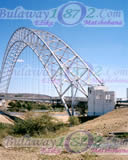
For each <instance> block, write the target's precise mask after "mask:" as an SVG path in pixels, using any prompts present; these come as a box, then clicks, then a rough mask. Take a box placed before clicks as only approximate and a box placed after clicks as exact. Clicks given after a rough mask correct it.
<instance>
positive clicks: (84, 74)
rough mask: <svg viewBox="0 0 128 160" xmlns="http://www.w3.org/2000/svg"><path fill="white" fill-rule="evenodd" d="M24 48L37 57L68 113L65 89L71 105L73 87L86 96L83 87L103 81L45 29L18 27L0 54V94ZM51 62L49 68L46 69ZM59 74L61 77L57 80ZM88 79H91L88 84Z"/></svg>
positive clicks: (63, 43) (3, 91) (5, 87)
mask: <svg viewBox="0 0 128 160" xmlns="http://www.w3.org/2000/svg"><path fill="white" fill-rule="evenodd" d="M26 47H30V48H31V49H32V50H33V52H34V53H35V54H36V55H37V56H38V59H39V61H40V62H41V63H42V65H43V67H44V68H45V70H46V71H47V73H48V75H49V77H50V79H51V81H52V83H53V84H54V87H55V88H56V91H57V93H58V95H59V96H60V98H61V100H62V102H63V104H64V106H65V108H66V110H67V112H68V113H69V115H71V113H70V111H69V109H68V106H67V104H66V101H65V94H66V93H67V92H68V90H69V89H71V91H72V95H71V96H72V106H73V103H74V102H73V101H74V97H75V95H76V92H77V90H79V91H80V92H81V93H83V94H84V95H85V96H87V90H86V87H88V86H91V85H93V83H94V82H95V83H96V84H99V85H102V84H103V83H102V81H101V80H100V79H99V77H97V75H96V74H95V73H94V72H93V71H92V70H91V69H90V67H89V66H88V64H87V63H85V62H84V61H83V60H82V58H81V57H80V56H79V55H78V54H77V53H76V52H75V51H74V50H73V49H72V48H71V47H69V46H68V45H67V44H66V43H65V42H64V41H63V40H61V39H60V38H59V37H57V36H56V35H54V34H52V33H50V32H47V31H42V30H33V29H28V28H25V27H22V28H19V29H17V30H16V31H15V32H14V33H13V34H12V36H11V38H10V40H9V42H8V45H7V48H6V51H5V54H4V58H3V62H2V67H1V72H0V92H1V93H7V92H8V88H9V84H10V80H11V76H12V73H13V69H14V67H15V64H16V62H17V60H18V57H19V56H20V54H21V53H22V51H23V50H24V49H25V48H26ZM51 65H52V67H53V70H52V71H50V69H49V67H50V66H51ZM60 77H61V78H62V77H63V78H62V79H61V80H60ZM90 79H91V80H93V82H91V83H89V81H90ZM58 80H60V83H58ZM72 114H73V112H72Z"/></svg>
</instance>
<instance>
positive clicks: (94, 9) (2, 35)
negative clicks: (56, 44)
mask: <svg viewBox="0 0 128 160" xmlns="http://www.w3.org/2000/svg"><path fill="white" fill-rule="evenodd" d="M67 2H71V1H68V0H13V1H11V0H6V1H4V0H1V1H0V8H6V9H8V10H14V9H15V8H17V7H19V6H20V7H23V8H24V9H25V10H32V11H39V10H51V9H53V8H59V7H60V8H62V5H64V4H66V3H67ZM72 2H81V4H82V5H84V6H86V16H90V17H91V16H92V15H98V14H96V13H102V15H104V16H107V18H108V19H109V18H110V19H111V20H113V19H114V18H115V17H114V16H115V15H113V17H114V18H113V17H112V15H110V10H113V11H120V12H121V11H122V13H123V18H122V17H120V20H122V22H123V24H122V25H119V26H114V25H111V26H107V25H105V24H104V25H102V26H98V25H96V24H95V25H93V27H92V26H91V25H90V26H86V25H82V24H81V23H79V24H76V25H70V26H68V25H64V24H62V23H61V22H58V21H57V20H56V23H55V25H54V26H51V27H48V26H35V25H34V24H33V23H32V21H31V20H28V19H27V20H25V19H6V18H5V19H2V18H0V65H1V64H2V59H3V56H4V52H5V49H6V46H7V44H8V41H9V38H10V36H11V35H12V33H13V32H14V31H15V30H16V29H17V28H19V27H22V26H24V27H27V28H33V29H39V30H46V31H50V32H52V33H54V34H56V35H58V36H59V37H60V38H61V39H63V40H64V41H65V42H66V43H67V44H68V45H69V46H71V47H72V48H73V49H74V50H75V51H76V52H77V53H78V54H79V55H80V56H81V57H82V58H83V59H84V60H85V61H86V62H88V63H89V64H90V65H91V66H93V69H94V71H95V73H96V74H97V75H98V76H99V77H100V78H101V79H103V80H104V82H105V85H106V86H107V87H108V88H109V90H112V91H115V93H116V97H118V98H120V97H122V98H125V97H126V88H128V1H127V0H79V1H73V0H72ZM88 7H89V8H91V9H89V8H88ZM98 9H99V10H100V11H99V12H98ZM83 13H84V11H83ZM114 13H116V12H113V14H114ZM67 16H68V15H67ZM110 16H111V17H110ZM0 17H1V10H0ZM118 18H119V17H118ZM86 19H87V18H85V20H86ZM97 19H98V18H97ZM66 22H67V23H69V21H66ZM31 52H32V51H31V50H30V49H26V50H24V51H23V53H22V54H21V56H20V57H19V62H17V64H16V67H15V70H14V73H13V76H12V80H11V83H10V87H9V92H36V93H43V91H45V92H48V93H49V94H50V93H51V89H52V85H51V86H50V85H49V79H48V78H46V79H44V78H42V77H44V76H45V74H46V73H45V71H43V73H42V74H41V75H38V74H39V73H36V72H38V71H35V70H36V69H35V68H38V70H39V68H41V67H42V66H41V64H39V63H38V59H37V57H36V56H35V55H34V54H32V53H31ZM30 55H32V56H30ZM29 57H31V58H29ZM34 63H35V64H34ZM27 67H28V68H30V70H31V72H32V73H31V75H27V76H25V77H23V78H24V79H23V78H21V74H20V73H21V72H22V70H23V69H24V68H25V69H26V68H27ZM34 67H35V68H34ZM34 69H35V70H34ZM26 70H27V69H26ZM24 72H25V71H24ZM26 72H27V71H26ZM33 74H34V75H33ZM42 82H43V83H42ZM40 83H42V85H41V86H40ZM21 84H22V85H21ZM23 84H24V85H23ZM44 84H45V85H44ZM47 88H48V91H47Z"/></svg>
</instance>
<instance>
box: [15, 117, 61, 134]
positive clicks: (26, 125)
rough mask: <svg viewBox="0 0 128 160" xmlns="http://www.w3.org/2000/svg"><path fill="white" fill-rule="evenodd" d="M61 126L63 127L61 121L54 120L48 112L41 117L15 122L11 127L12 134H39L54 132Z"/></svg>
mask: <svg viewBox="0 0 128 160" xmlns="http://www.w3.org/2000/svg"><path fill="white" fill-rule="evenodd" d="M61 127H64V124H63V123H60V122H58V121H56V120H55V119H54V118H52V117H50V116H49V115H48V114H44V115H43V116H41V117H36V118H28V119H26V120H24V121H23V122H21V121H18V122H16V123H15V125H14V127H13V134H20V135H25V134H29V135H30V136H34V135H41V134H46V133H48V132H55V131H57V130H59V129H60V128H61Z"/></svg>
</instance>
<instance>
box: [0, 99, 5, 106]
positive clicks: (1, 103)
mask: <svg viewBox="0 0 128 160" xmlns="http://www.w3.org/2000/svg"><path fill="white" fill-rule="evenodd" d="M5 102H6V101H5V100H4V99H2V100H0V107H2V106H4V105H5Z"/></svg>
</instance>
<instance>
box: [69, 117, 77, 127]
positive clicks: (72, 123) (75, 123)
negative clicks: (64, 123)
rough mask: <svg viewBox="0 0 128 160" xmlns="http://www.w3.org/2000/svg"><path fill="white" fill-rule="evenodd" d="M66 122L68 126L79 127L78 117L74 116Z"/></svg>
mask: <svg viewBox="0 0 128 160" xmlns="http://www.w3.org/2000/svg"><path fill="white" fill-rule="evenodd" d="M68 122H69V124H70V125H72V126H74V125H79V124H80V121H79V118H78V117H75V116H71V117H69V119H68Z"/></svg>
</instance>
